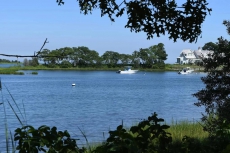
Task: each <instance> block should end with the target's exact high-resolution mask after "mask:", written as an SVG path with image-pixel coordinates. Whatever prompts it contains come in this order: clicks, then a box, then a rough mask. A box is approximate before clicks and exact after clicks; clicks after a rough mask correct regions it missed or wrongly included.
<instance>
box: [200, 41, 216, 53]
mask: <svg viewBox="0 0 230 153" xmlns="http://www.w3.org/2000/svg"><path fill="white" fill-rule="evenodd" d="M202 49H203V50H210V51H211V50H212V51H216V50H217V49H218V45H217V44H216V43H213V42H208V43H206V44H204V46H203V47H202Z"/></svg>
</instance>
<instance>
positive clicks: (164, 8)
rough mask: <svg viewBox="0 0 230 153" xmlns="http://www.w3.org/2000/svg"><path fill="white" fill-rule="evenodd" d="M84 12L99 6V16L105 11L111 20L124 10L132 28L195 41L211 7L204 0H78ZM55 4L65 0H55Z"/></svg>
mask: <svg viewBox="0 0 230 153" xmlns="http://www.w3.org/2000/svg"><path fill="white" fill-rule="evenodd" d="M78 2H79V6H80V10H81V12H83V14H89V13H92V11H93V10H94V9H100V10H101V16H104V15H108V17H109V18H110V20H111V21H113V22H114V21H115V20H114V17H120V16H122V15H124V14H125V13H126V15H124V16H127V17H128V21H127V23H126V25H125V27H126V28H129V29H130V30H131V31H134V32H145V33H146V34H147V38H148V39H150V38H153V36H155V35H156V36H157V37H160V35H165V34H168V35H169V39H173V41H174V42H175V41H176V40H177V39H182V40H183V41H189V42H194V41H196V40H197V38H198V37H199V36H200V34H201V32H202V31H201V24H202V23H203V22H204V19H205V17H206V15H207V14H208V13H210V12H211V9H210V8H208V7H207V6H208V3H207V2H206V0H186V1H185V2H184V3H183V4H182V5H181V6H179V5H177V3H176V1H175V0H169V1H163V0H160V1H159V0H156V1H153V0H145V1H143V0H135V1H132V0H129V1H116V0H110V1H107V0H78ZM57 3H58V5H62V4H64V0H57Z"/></svg>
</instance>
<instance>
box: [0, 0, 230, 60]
mask: <svg viewBox="0 0 230 153" xmlns="http://www.w3.org/2000/svg"><path fill="white" fill-rule="evenodd" d="M183 1H185V0H177V2H178V3H181V2H183ZM207 1H208V3H209V7H211V8H212V10H213V11H212V12H211V15H208V16H207V17H206V19H205V22H204V23H203V24H202V31H203V32H202V38H198V41H197V42H196V43H188V42H183V41H181V40H178V41H177V42H175V43H174V42H173V40H169V39H168V37H167V36H164V35H162V36H161V37H160V38H159V37H154V38H153V39H151V40H147V36H146V34H145V33H143V32H141V33H131V32H130V30H129V29H127V28H124V26H125V24H126V22H127V18H126V17H121V18H117V19H116V21H115V22H111V21H110V20H109V18H108V17H107V16H104V17H101V16H100V11H99V10H95V11H93V13H92V14H91V15H83V14H81V13H80V10H79V7H78V3H77V2H76V0H65V5H63V6H58V5H57V3H56V0H37V1H31V0H11V1H4V2H3V3H1V5H0V53H1V54H16V55H33V54H34V51H38V50H40V48H41V46H42V45H43V42H44V41H45V39H46V38H48V41H49V43H47V44H46V45H45V47H44V48H47V49H50V50H53V49H58V48H62V47H78V46H86V47H88V48H89V49H92V50H96V51H97V52H98V53H99V54H100V55H102V54H103V53H104V52H106V51H116V52H119V53H125V54H132V52H133V51H135V50H139V49H140V48H147V47H150V46H152V45H157V44H158V43H164V45H165V49H166V52H167V54H168V59H167V61H166V63H175V62H176V58H177V57H178V56H179V54H180V52H181V51H182V50H183V49H192V50H196V49H198V47H202V46H204V44H205V43H207V42H210V41H211V42H217V38H219V37H220V36H223V37H224V38H226V39H229V38H230V36H229V35H227V32H226V28H225V27H224V26H223V25H222V22H223V20H229V15H230V9H229V8H230V3H229V2H228V1H227V0H219V1H217V0H207ZM0 58H5V59H6V58H7V57H3V56H0ZM10 59H12V60H16V58H10ZM19 60H21V61H22V60H23V59H19Z"/></svg>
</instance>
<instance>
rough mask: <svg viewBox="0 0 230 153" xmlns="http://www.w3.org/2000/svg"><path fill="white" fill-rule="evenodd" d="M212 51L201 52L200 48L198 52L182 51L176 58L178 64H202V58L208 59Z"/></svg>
mask: <svg viewBox="0 0 230 153" xmlns="http://www.w3.org/2000/svg"><path fill="white" fill-rule="evenodd" d="M212 52H213V51H209V50H202V49H201V48H200V47H199V48H198V50H195V51H193V50H191V49H184V50H182V52H181V53H180V56H179V57H177V62H176V63H178V64H194V63H196V62H202V58H208V57H209V55H210V54H211V53H212Z"/></svg>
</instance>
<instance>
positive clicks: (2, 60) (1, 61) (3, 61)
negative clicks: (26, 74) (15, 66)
mask: <svg viewBox="0 0 230 153" xmlns="http://www.w3.org/2000/svg"><path fill="white" fill-rule="evenodd" d="M18 62H19V61H17V60H8V59H0V63H18ZM19 63H20V62H19Z"/></svg>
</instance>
